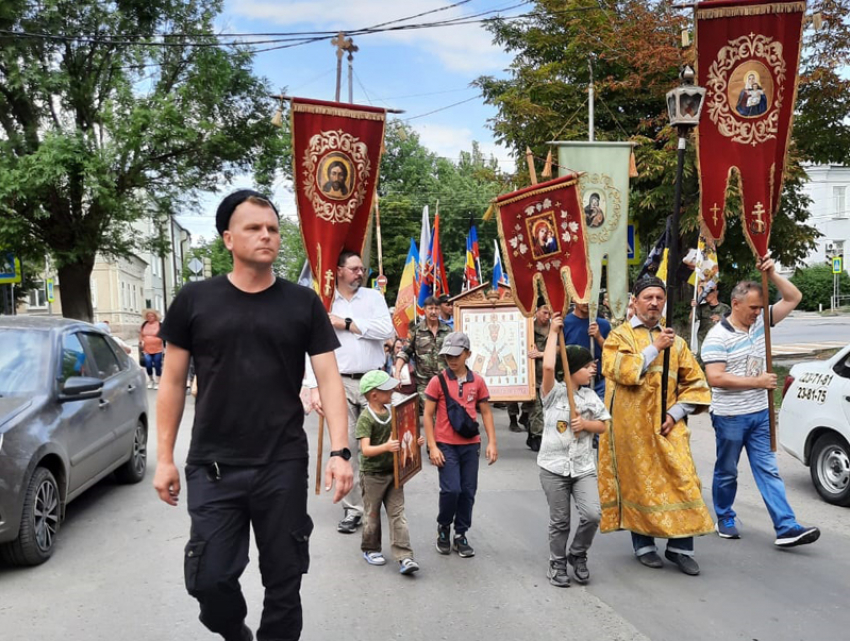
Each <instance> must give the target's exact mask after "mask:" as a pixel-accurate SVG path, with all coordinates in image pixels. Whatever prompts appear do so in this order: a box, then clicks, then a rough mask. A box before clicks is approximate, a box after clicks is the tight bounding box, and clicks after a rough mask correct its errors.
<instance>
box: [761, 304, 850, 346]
mask: <svg viewBox="0 0 850 641" xmlns="http://www.w3.org/2000/svg"><path fill="white" fill-rule="evenodd" d="M771 337H772V339H773V343H774V344H776V345H781V344H786V343H811V342H819V341H844V342H848V343H850V316H820V315H818V314H812V313H805V312H803V313H801V312H793V313H792V314H791V316H789V317H788V318H786V319H785V320H783V321H782V322H781V323H779V324H778V325H777V326H776V327H774V328H773V329H772V330H771Z"/></svg>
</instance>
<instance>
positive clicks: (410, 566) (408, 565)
mask: <svg viewBox="0 0 850 641" xmlns="http://www.w3.org/2000/svg"><path fill="white" fill-rule="evenodd" d="M398 565H399V568H398V572H399V574H413V573H414V572H418V571H419V564H418V563H417V562H416V561H414V560H413V559H402V560H401V561H399V562H398Z"/></svg>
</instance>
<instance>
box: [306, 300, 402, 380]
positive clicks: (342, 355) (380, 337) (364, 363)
mask: <svg viewBox="0 0 850 641" xmlns="http://www.w3.org/2000/svg"><path fill="white" fill-rule="evenodd" d="M331 314H333V315H334V316H339V317H340V318H350V319H351V320H352V324H354V325H356V326H357V329H358V330H360V333H359V334H356V333H354V332H350V331H348V330H345V329H334V331H335V332H336V337H337V338H338V339H339V345H340V346H339V347H338V348H337V349H336V351H335V352H334V354H335V355H336V363H337V367H339V373H340V374H363V373H365V372H368V371H369V370H373V369H383V367H384V363H385V362H386V355H385V353H384V341H387V340H389V339H390V338H393V337H394V336H395V328H394V327H393V321H392V318H391V317H390V310H389V308H388V307H387V302H386V300H384V296H383V294H381V292H380V291H378V290H377V289H370V288H369V287H360V288H359V289H358V290H357V291H356V292H355V293H354V296H352V297H351V300H346V299H345V297H344V296H343V295H342V294H340V293H339V290H338V289H337V290H335V291H334V300H333V304H332V305H331ZM304 378H305V381H306V385H307V387H316V378H315V375H314V374H313V369H312V367H310V360H309V359H307V370H306V372H305V377H304Z"/></svg>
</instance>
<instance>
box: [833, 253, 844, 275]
mask: <svg viewBox="0 0 850 641" xmlns="http://www.w3.org/2000/svg"><path fill="white" fill-rule="evenodd" d="M843 258H844V257H843V256H833V258H832V273H833V274H840V273H841V272H842V271H844V266H843V264H842V263H843V262H844V260H843Z"/></svg>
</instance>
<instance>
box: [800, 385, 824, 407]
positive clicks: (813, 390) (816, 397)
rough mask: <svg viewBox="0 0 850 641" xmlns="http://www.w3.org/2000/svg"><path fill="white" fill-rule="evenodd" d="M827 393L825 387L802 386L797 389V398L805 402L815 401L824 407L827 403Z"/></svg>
mask: <svg viewBox="0 0 850 641" xmlns="http://www.w3.org/2000/svg"><path fill="white" fill-rule="evenodd" d="M826 392H827V389H826V388H825V387H803V386H802V385H801V386H800V387H798V388H797V398H799V399H802V400H804V401H814V402H816V403H817V404H819V405H823V403H824V401H826Z"/></svg>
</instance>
